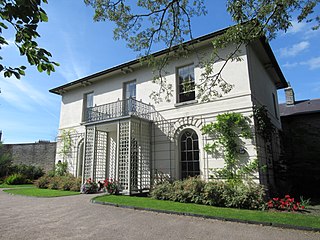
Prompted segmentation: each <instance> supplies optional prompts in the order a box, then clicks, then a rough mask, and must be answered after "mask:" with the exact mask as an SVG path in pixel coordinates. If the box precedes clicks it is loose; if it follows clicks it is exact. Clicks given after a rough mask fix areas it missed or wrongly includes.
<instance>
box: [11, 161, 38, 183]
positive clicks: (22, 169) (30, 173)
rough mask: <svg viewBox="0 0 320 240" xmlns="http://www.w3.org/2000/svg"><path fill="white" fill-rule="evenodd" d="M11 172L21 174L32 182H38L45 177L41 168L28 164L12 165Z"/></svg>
mask: <svg viewBox="0 0 320 240" xmlns="http://www.w3.org/2000/svg"><path fill="white" fill-rule="evenodd" d="M10 172H12V173H20V174H22V175H24V176H25V177H26V178H27V179H30V180H36V179H38V178H39V177H41V176H43V175H44V171H43V169H42V168H41V167H39V166H33V165H26V164H15V165H12V167H11V169H10Z"/></svg>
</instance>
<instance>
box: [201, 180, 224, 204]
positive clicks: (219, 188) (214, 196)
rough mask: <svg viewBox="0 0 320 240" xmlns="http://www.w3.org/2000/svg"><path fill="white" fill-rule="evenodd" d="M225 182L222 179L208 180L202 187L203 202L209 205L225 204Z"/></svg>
mask: <svg viewBox="0 0 320 240" xmlns="http://www.w3.org/2000/svg"><path fill="white" fill-rule="evenodd" d="M225 189H226V183H225V182H222V181H210V182H208V183H206V184H205V186H204V189H203V198H204V199H203V204H206V205H211V206H221V207H222V206H225V197H224V195H225V194H224V192H225Z"/></svg>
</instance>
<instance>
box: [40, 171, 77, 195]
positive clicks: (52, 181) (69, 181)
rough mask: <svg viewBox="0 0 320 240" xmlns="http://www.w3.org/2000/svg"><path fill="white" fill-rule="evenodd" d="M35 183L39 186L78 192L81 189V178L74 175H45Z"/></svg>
mask: <svg viewBox="0 0 320 240" xmlns="http://www.w3.org/2000/svg"><path fill="white" fill-rule="evenodd" d="M35 185H36V186H37V187H38V188H49V189H58V190H65V191H75V192H78V191H80V187H81V179H80V178H76V177H74V176H72V175H67V176H53V177H52V176H49V175H44V176H43V177H41V178H39V179H38V180H37V181H36V182H35Z"/></svg>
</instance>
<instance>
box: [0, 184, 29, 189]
mask: <svg viewBox="0 0 320 240" xmlns="http://www.w3.org/2000/svg"><path fill="white" fill-rule="evenodd" d="M0 188H35V186H34V185H33V184H21V185H8V184H5V183H3V184H0Z"/></svg>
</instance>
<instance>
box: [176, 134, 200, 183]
mask: <svg viewBox="0 0 320 240" xmlns="http://www.w3.org/2000/svg"><path fill="white" fill-rule="evenodd" d="M180 164H181V178H182V179H184V178H187V177H194V176H198V175H200V166H199V141H198V135H197V133H196V132H195V131H193V130H192V129H187V130H185V131H184V132H183V133H182V135H181V138H180Z"/></svg>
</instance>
